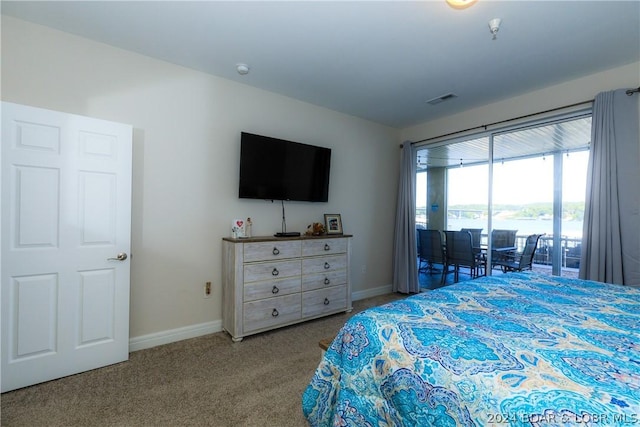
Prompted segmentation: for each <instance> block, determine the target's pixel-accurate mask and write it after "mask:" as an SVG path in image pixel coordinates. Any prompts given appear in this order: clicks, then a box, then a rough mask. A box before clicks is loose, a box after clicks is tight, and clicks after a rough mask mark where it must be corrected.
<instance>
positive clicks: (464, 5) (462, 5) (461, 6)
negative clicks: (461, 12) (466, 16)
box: [447, 0, 478, 9]
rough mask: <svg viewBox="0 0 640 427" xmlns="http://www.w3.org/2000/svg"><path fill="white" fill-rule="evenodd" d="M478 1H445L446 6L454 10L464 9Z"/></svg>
mask: <svg viewBox="0 0 640 427" xmlns="http://www.w3.org/2000/svg"><path fill="white" fill-rule="evenodd" d="M476 1H478V0H447V4H448V5H449V6H451V7H452V8H454V9H466V8H468V7H469V6H471V5H472V4H474V3H475V2H476Z"/></svg>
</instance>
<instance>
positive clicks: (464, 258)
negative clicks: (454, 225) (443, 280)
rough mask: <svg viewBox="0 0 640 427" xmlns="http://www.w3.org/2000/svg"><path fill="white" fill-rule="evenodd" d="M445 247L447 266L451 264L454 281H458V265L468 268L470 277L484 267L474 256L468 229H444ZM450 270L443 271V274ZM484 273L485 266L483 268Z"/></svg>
mask: <svg viewBox="0 0 640 427" xmlns="http://www.w3.org/2000/svg"><path fill="white" fill-rule="evenodd" d="M445 233H446V247H447V252H446V255H447V266H453V270H452V271H453V273H454V279H453V281H454V282H456V283H457V282H458V279H459V275H460V267H466V268H468V269H469V275H470V276H471V278H472V279H473V278H476V277H478V276H480V275H481V274H482V271H483V268H484V267H485V266H484V264H483V263H482V261H481V260H479V259H478V258H476V256H475V254H474V252H473V246H472V244H471V233H469V232H468V231H445ZM450 272H451V271H448V270H447V271H445V275H446V274H448V273H450ZM484 272H485V274H486V268H484Z"/></svg>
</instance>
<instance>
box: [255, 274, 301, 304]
mask: <svg viewBox="0 0 640 427" xmlns="http://www.w3.org/2000/svg"><path fill="white" fill-rule="evenodd" d="M296 292H300V277H299V276H298V277H290V278H287V279H276V280H269V281H266V282H252V283H246V284H245V285H244V301H245V302H247V301H255V300H259V299H264V298H272V297H279V296H283V295H289V294H292V293H296Z"/></svg>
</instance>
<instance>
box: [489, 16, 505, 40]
mask: <svg viewBox="0 0 640 427" xmlns="http://www.w3.org/2000/svg"><path fill="white" fill-rule="evenodd" d="M501 22H502V19H500V18H493V19H492V20H491V21H489V31H491V34H492V35H493V38H492V40H495V39H496V38H497V36H496V34H498V30H499V29H500V23H501Z"/></svg>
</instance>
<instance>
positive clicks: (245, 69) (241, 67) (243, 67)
mask: <svg viewBox="0 0 640 427" xmlns="http://www.w3.org/2000/svg"><path fill="white" fill-rule="evenodd" d="M236 70H237V71H238V74H240V75H242V76H244V75H245V74H249V66H248V65H247V64H236Z"/></svg>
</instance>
